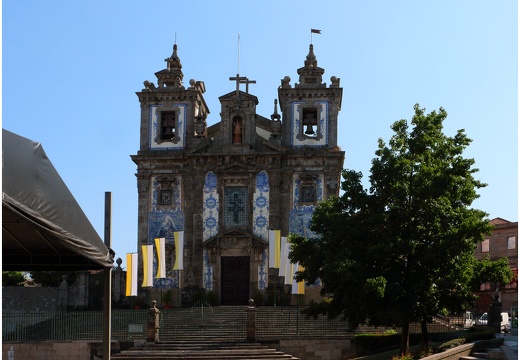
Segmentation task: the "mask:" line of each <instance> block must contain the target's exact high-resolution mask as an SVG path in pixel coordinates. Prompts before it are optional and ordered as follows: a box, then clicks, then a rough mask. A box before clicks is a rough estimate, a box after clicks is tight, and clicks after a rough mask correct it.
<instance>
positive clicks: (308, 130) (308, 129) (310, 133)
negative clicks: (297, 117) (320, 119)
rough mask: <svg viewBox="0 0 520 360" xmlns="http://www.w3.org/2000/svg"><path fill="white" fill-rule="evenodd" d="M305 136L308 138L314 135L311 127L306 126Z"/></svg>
mask: <svg viewBox="0 0 520 360" xmlns="http://www.w3.org/2000/svg"><path fill="white" fill-rule="evenodd" d="M305 135H308V136H311V135H316V133H315V132H314V130H312V125H307V130H305Z"/></svg>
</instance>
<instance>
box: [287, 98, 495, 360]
mask: <svg viewBox="0 0 520 360" xmlns="http://www.w3.org/2000/svg"><path fill="white" fill-rule="evenodd" d="M414 110H415V113H414V116H413V118H412V120H411V123H410V125H411V126H410V125H409V124H408V122H407V121H406V120H400V121H397V122H395V123H394V124H393V125H392V127H391V128H392V130H393V132H394V133H393V136H392V137H391V138H390V140H389V142H388V145H387V144H386V143H385V142H384V141H383V140H382V139H379V143H378V149H377V151H376V153H375V155H376V157H375V158H374V159H373V160H372V167H371V170H370V172H371V174H370V177H369V182H370V187H369V189H368V190H367V189H364V187H363V185H362V174H361V173H359V172H356V171H354V170H344V171H343V173H342V177H343V181H342V185H341V188H342V191H343V193H342V195H341V196H340V197H339V198H336V197H333V198H329V199H327V200H326V201H324V202H322V203H320V205H319V206H318V207H317V209H316V211H315V213H314V216H313V219H312V224H311V229H312V230H313V231H314V232H316V233H317V234H319V236H320V238H319V239H306V238H303V237H299V236H291V241H292V243H293V247H292V253H291V259H292V260H293V261H299V262H300V264H301V265H302V266H303V267H304V268H305V270H304V271H303V272H301V273H300V274H299V279H306V280H307V281H310V282H313V281H315V280H316V279H317V278H319V279H321V280H322V282H323V284H324V286H323V295H326V296H327V295H328V296H330V300H329V301H327V302H324V303H322V304H320V305H319V306H316V307H315V308H311V310H310V312H322V313H326V314H328V315H329V316H342V317H343V318H345V319H347V320H348V322H349V324H350V325H351V326H352V327H356V326H358V325H359V324H361V323H364V322H365V321H368V322H369V323H370V324H373V325H388V326H400V327H402V328H403V341H402V344H401V351H402V352H403V353H404V352H406V351H407V349H408V333H407V329H408V325H409V324H410V322H424V321H430V320H431V317H432V316H433V315H435V314H437V313H438V312H439V311H440V310H441V309H444V308H447V309H449V310H453V311H456V310H461V309H463V308H465V307H467V306H469V304H470V303H471V301H472V300H473V299H474V298H473V295H472V287H471V282H472V279H473V277H474V274H473V266H472V264H473V262H472V261H473V260H472V259H473V251H474V249H475V246H476V244H477V242H478V241H481V240H482V239H483V234H486V233H489V232H490V231H491V226H490V224H489V221H488V220H487V219H486V217H487V214H486V213H485V212H483V211H481V210H478V209H473V208H471V204H472V202H473V201H474V200H475V199H477V198H478V194H477V190H478V189H479V188H482V187H484V186H486V185H485V184H484V183H482V182H480V181H478V180H477V179H475V177H474V174H475V173H476V172H477V171H478V170H477V169H475V168H473V165H474V160H473V159H468V158H465V157H464V156H463V152H464V150H465V149H466V148H467V146H468V145H469V144H470V143H471V140H470V139H469V138H468V137H467V136H466V134H465V133H464V130H459V131H457V132H456V134H455V135H454V136H452V137H449V136H447V135H445V134H444V133H443V121H444V120H445V119H446V117H447V113H446V111H445V110H444V109H442V108H441V109H439V111H438V112H437V111H433V112H431V113H429V114H426V113H425V110H424V109H421V108H420V107H419V105H416V106H415V107H414Z"/></svg>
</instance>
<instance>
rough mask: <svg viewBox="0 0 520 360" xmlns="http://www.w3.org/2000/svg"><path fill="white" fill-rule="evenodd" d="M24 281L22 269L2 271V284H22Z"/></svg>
mask: <svg viewBox="0 0 520 360" xmlns="http://www.w3.org/2000/svg"><path fill="white" fill-rule="evenodd" d="M24 282H25V275H24V273H23V272H22V271H2V286H22V285H23V283H24Z"/></svg>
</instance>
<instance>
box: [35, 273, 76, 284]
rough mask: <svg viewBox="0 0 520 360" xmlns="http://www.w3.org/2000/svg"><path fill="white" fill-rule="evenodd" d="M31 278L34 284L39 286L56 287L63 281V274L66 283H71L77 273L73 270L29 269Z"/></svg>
mask: <svg viewBox="0 0 520 360" xmlns="http://www.w3.org/2000/svg"><path fill="white" fill-rule="evenodd" d="M29 275H30V277H31V279H32V280H33V282H34V283H35V284H38V285H41V286H51V287H58V286H60V284H61V283H62V282H63V276H66V280H67V282H68V283H73V282H74V281H75V280H76V277H77V274H76V272H75V271H44V270H41V271H31V272H30V273H29Z"/></svg>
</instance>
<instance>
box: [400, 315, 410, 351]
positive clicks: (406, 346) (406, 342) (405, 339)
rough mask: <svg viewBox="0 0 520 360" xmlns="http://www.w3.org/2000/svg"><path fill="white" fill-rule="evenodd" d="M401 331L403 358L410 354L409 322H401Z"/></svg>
mask: <svg viewBox="0 0 520 360" xmlns="http://www.w3.org/2000/svg"><path fill="white" fill-rule="evenodd" d="M401 331H402V332H401V356H403V355H406V354H408V353H409V352H410V322H409V321H408V320H406V321H404V322H403V325H402V330H401Z"/></svg>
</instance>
